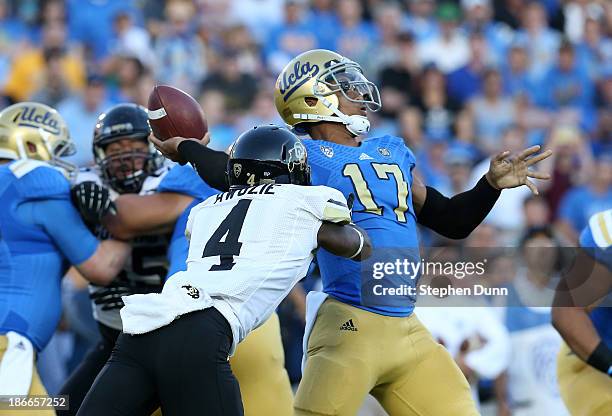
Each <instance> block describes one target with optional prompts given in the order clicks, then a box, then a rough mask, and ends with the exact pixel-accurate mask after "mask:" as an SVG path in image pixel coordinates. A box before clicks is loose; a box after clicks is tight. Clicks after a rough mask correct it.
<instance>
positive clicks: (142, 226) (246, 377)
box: [104, 165, 293, 415]
mask: <svg viewBox="0 0 612 416" xmlns="http://www.w3.org/2000/svg"><path fill="white" fill-rule="evenodd" d="M208 168H211V169H215V170H221V171H223V172H225V166H214V165H213V166H209V167H208ZM216 185H217V186H224V185H225V179H223V180H222V182H221V183H217V184H216ZM219 192H220V191H218V190H217V189H215V188H213V187H211V186H210V185H209V184H207V183H206V182H204V181H202V180H201V179H200V177H199V176H198V174H197V172H196V171H195V170H194V169H193V168H192V167H191V166H190V165H184V166H181V165H177V166H174V167H173V168H172V169H171V170H170V172H168V174H167V175H166V176H165V177H164V178H163V179H162V180H161V182H160V183H159V185H158V187H157V192H156V193H155V194H150V195H136V194H123V195H121V196H119V197H118V198H117V199H116V200H115V203H116V207H117V209H116V212H117V214H116V215H108V216H106V217H104V225H105V226H106V227H107V228H108V230H109V231H110V232H111V234H112V235H115V236H119V237H121V238H124V239H129V238H133V237H136V236H139V235H143V234H150V233H152V232H160V231H161V230H165V231H168V230H172V227H174V232H173V235H172V237H171V239H170V246H169V248H168V260H169V266H168V267H169V270H168V276H171V275H172V274H174V273H175V272H177V271H179V270H185V269H186V260H187V254H188V249H189V243H188V240H187V238H186V237H185V226H186V223H187V217H188V216H189V212H190V211H191V208H192V207H194V206H195V205H197V204H199V203H200V202H202V201H204V200H205V199H206V198H208V197H209V196H211V195H214V194H216V193H219ZM284 363H285V357H284V351H283V345H282V340H281V334H280V324H279V320H278V316H277V315H276V314H273V315H272V316H271V317H270V318H269V319H268V320H267V321H266V323H264V324H263V325H262V326H261V327H259V328H257V329H256V330H255V331H253V333H251V334H249V336H248V337H247V338H246V339H245V341H244V342H242V343H240V344H239V346H238V347H237V349H236V354H235V355H234V356H232V357H231V359H230V364H231V366H232V371H233V372H234V374H235V375H236V378H237V380H238V382H239V384H240V390H241V394H242V400H243V404H244V409H245V414H247V415H267V414H278V415H290V414H291V413H292V408H293V392H292V390H291V384H290V382H289V377H288V375H287V372H286V370H285V367H284Z"/></svg>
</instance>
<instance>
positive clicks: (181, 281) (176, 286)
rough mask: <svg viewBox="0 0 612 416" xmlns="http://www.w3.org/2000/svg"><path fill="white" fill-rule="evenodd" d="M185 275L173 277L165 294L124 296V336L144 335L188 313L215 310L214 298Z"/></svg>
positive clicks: (122, 319) (122, 311) (122, 313)
mask: <svg viewBox="0 0 612 416" xmlns="http://www.w3.org/2000/svg"><path fill="white" fill-rule="evenodd" d="M181 274H182V272H179V273H177V274H175V275H173V276H172V277H171V278H170V279H169V280H168V281H167V282H166V284H165V285H164V288H163V290H162V292H161V293H149V294H146V295H131V296H123V297H122V299H123V303H125V306H124V307H123V308H121V321H122V323H123V332H125V333H126V334H144V333H146V332H151V331H154V330H156V329H158V328H161V327H163V326H166V325H168V324H169V323H170V322H172V321H174V320H175V319H176V318H178V317H179V316H181V315H184V314H186V313H189V312H194V311H199V310H202V309H206V308H210V307H212V306H213V300H212V299H211V297H210V296H209V295H208V294H207V293H206V292H205V291H204V290H203V289H202V288H200V287H197V286H196V285H195V284H194V283H193V282H191V281H189V280H187V279H186V278H183V276H181Z"/></svg>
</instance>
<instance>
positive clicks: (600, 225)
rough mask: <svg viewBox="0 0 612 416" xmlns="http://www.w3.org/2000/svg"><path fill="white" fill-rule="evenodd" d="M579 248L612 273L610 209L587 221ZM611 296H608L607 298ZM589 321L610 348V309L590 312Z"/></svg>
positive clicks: (611, 346) (605, 308) (611, 333)
mask: <svg viewBox="0 0 612 416" xmlns="http://www.w3.org/2000/svg"><path fill="white" fill-rule="evenodd" d="M580 246H581V247H584V248H585V249H587V250H585V251H586V252H587V253H588V254H590V255H592V256H593V257H594V258H595V260H597V261H598V262H599V263H601V264H603V265H605V266H606V267H607V268H608V270H610V271H611V272H612V209H609V210H607V211H602V212H599V213H597V214H595V215H593V216H592V217H591V218H590V219H589V224H588V225H587V227H586V228H585V229H584V230H582V233H581V234H580ZM610 296H612V294H608V297H610ZM591 321H592V322H593V326H595V329H596V330H597V333H598V334H599V336H600V337H601V339H602V340H603V341H604V342H605V343H606V345H607V346H608V347H610V348H612V307H608V306H599V307H597V308H595V309H593V311H591Z"/></svg>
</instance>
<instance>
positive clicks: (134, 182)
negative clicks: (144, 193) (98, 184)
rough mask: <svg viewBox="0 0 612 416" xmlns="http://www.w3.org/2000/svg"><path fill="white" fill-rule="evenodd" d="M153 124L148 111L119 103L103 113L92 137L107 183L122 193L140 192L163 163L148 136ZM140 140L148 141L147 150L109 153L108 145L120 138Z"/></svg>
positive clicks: (94, 151)
mask: <svg viewBox="0 0 612 416" xmlns="http://www.w3.org/2000/svg"><path fill="white" fill-rule="evenodd" d="M149 134H151V127H150V126H149V120H148V115H147V110H146V109H145V108H144V107H142V106H139V105H137V104H118V105H116V106H114V107H113V108H111V109H110V110H108V111H107V112H105V113H102V114H100V116H99V117H98V121H97V122H96V127H95V129H94V135H93V136H94V137H93V153H94V159H95V161H96V163H97V164H98V166H99V167H100V171H101V172H102V179H103V180H104V182H105V183H106V184H107V185H109V186H110V187H111V188H113V189H114V190H115V191H117V192H119V193H138V192H140V189H141V188H142V184H143V183H144V180H145V179H146V177H147V176H149V175H151V174H153V173H155V171H156V170H158V169H159V167H160V166H161V163H162V157H161V155H159V153H157V151H156V150H155V148H154V147H153V145H152V144H151V143H149V141H148V138H149ZM124 139H128V140H138V141H142V142H144V143H146V144H147V147H148V150H147V151H146V152H136V151H129V152H121V153H117V154H114V155H110V156H109V155H107V153H106V149H107V147H108V145H109V144H111V143H114V142H116V141H118V140H124Z"/></svg>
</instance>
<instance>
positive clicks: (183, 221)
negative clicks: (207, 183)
mask: <svg viewBox="0 0 612 416" xmlns="http://www.w3.org/2000/svg"><path fill="white" fill-rule="evenodd" d="M200 202H202V200H198V199H195V200H193V201H192V202H191V204H189V206H187V208H185V211H183V213H182V214H181V216H180V217H178V219H177V220H176V224H174V231H173V232H172V238H171V239H170V246H169V247H168V264H169V266H168V274H167V275H166V279H168V278H169V277H170V276H172V275H173V274H175V273H176V272H180V271H185V270H187V255H188V254H189V241H188V240H187V237H185V228H186V227H187V219H188V218H189V213H190V212H191V208H193V207H195V206H196V205H198V204H199V203H200Z"/></svg>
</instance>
